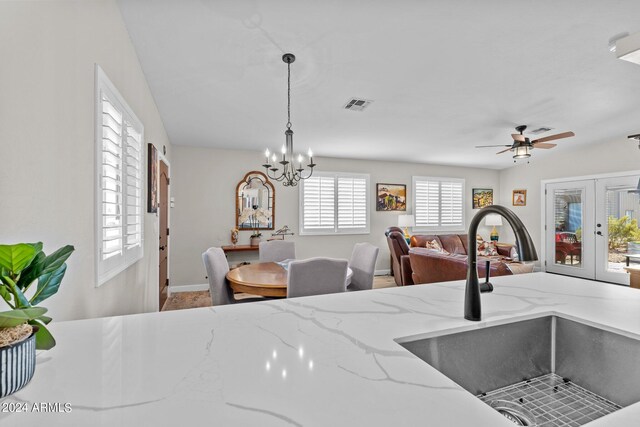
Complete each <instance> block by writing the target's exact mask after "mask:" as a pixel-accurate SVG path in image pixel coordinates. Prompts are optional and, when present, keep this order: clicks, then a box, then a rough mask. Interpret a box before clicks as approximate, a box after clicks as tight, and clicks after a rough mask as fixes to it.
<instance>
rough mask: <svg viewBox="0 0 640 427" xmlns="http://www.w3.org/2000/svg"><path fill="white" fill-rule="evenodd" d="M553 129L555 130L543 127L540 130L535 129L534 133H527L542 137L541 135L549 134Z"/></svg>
mask: <svg viewBox="0 0 640 427" xmlns="http://www.w3.org/2000/svg"><path fill="white" fill-rule="evenodd" d="M552 129H553V128H549V127H546V126H543V127H540V128H538V129H534V130H532V131H529V132H527V133H531V134H533V135H540V134H541V133H545V132H549V131H550V130H552Z"/></svg>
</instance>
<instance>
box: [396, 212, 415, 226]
mask: <svg viewBox="0 0 640 427" xmlns="http://www.w3.org/2000/svg"><path fill="white" fill-rule="evenodd" d="M415 225H416V223H415V220H414V219H413V215H398V227H414V226H415Z"/></svg>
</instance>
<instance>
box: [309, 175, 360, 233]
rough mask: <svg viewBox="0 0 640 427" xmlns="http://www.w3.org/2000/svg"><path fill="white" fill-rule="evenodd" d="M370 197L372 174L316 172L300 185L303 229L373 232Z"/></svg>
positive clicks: (333, 231) (315, 231)
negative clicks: (370, 217)
mask: <svg viewBox="0 0 640 427" xmlns="http://www.w3.org/2000/svg"><path fill="white" fill-rule="evenodd" d="M368 198H369V176H368V175H362V174H346V173H335V172H333V173H331V172H316V173H315V174H314V176H312V177H311V178H309V179H306V180H304V181H302V184H301V187H300V233H301V234H350V233H367V232H369V204H368Z"/></svg>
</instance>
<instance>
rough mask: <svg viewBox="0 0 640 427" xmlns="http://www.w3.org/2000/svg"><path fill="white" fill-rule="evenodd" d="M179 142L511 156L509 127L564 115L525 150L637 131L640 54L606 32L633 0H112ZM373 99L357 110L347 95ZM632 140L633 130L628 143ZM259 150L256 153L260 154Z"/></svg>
mask: <svg viewBox="0 0 640 427" xmlns="http://www.w3.org/2000/svg"><path fill="white" fill-rule="evenodd" d="M119 5H120V9H121V10H122V15H123V17H124V20H125V23H126V25H127V28H128V31H129V33H130V35H131V39H132V41H133V44H134V46H135V48H136V50H137V53H138V56H139V58H140V62H141V63H142V67H143V69H144V72H145V74H146V77H147V81H148V83H149V85H150V87H151V91H152V93H153V96H154V97H155V100H156V103H157V106H158V108H159V110H160V114H161V116H162V119H163V121H164V124H165V128H166V130H167V132H168V134H169V138H170V139H171V142H172V143H173V144H177V145H195V146H208V147H219V148H233V149H247V150H256V151H257V152H258V151H263V150H264V149H265V148H266V147H270V148H278V147H280V146H281V145H282V143H283V142H284V130H285V123H286V65H285V64H284V63H283V62H282V60H281V56H282V54H283V53H285V52H292V53H294V54H295V55H296V57H297V60H296V62H295V63H294V64H292V66H291V72H292V122H293V130H294V132H295V136H294V144H295V147H296V149H297V150H300V151H304V152H306V150H307V148H308V147H312V148H313V150H314V153H316V154H317V155H318V156H332V157H349V158H363V159H386V160H407V161H417V162H425V163H437V164H452V165H463V166H480V167H490V168H505V167H509V166H512V165H513V163H512V159H511V157H510V155H509V154H508V153H507V154H502V155H500V156H497V155H496V154H495V152H496V151H498V149H496V150H494V149H475V148H474V146H475V145H479V144H508V143H510V142H511V139H510V137H509V135H510V134H511V133H512V132H514V130H513V127H514V126H516V125H518V124H527V125H529V126H530V128H531V129H533V128H535V127H537V126H550V127H553V128H554V130H553V131H551V132H549V134H553V133H556V132H562V131H567V130H573V131H574V132H575V133H576V137H574V138H570V139H566V140H562V141H560V142H559V147H556V148H554V149H553V150H535V151H534V152H533V155H534V157H533V158H532V162H533V161H544V158H545V157H546V156H549V155H553V152H554V151H556V152H559V151H567V150H571V149H572V148H576V147H579V146H580V145H582V144H590V143H594V142H600V141H606V140H611V139H614V138H620V139H621V143H626V141H624V137H625V136H626V135H628V134H632V133H638V132H640V122H639V121H638V113H639V111H640V108H639V107H640V96H638V95H639V94H640V66H637V65H633V64H630V63H627V62H624V61H620V60H617V59H615V57H614V55H613V54H611V53H610V52H609V50H608V46H607V45H608V41H609V38H611V37H612V36H614V35H616V34H619V33H621V32H629V33H634V32H637V31H640V21H639V20H638V17H640V1H638V0H625V1H613V0H608V1H595V0H552V1H550V0H537V1H532V0H529V1H522V0H484V1H477V0H468V1H463V0H442V1H425V0H423V1H417V0H416V1H412V0H396V1H381V0H338V1H336V0H324V1H309V0H269V1H256V0H211V1H209V0H181V1H175V0H174V1H170V0H153V1H151V0H120V1H119ZM351 97H362V98H366V99H372V100H374V102H373V103H372V104H371V105H370V106H369V107H368V109H366V110H365V111H364V112H353V111H346V110H343V109H342V107H343V105H344V104H345V103H346V102H347V101H348V100H349V99H350V98H351ZM628 143H630V142H628ZM260 159H261V158H260V155H259V154H257V155H256V161H257V162H259V161H260Z"/></svg>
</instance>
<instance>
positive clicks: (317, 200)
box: [302, 176, 335, 230]
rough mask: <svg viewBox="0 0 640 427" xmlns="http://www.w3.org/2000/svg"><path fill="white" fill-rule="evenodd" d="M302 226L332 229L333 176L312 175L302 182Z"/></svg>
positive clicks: (333, 219)
mask: <svg viewBox="0 0 640 427" xmlns="http://www.w3.org/2000/svg"><path fill="white" fill-rule="evenodd" d="M303 201H304V202H303V205H302V211H303V216H302V224H303V225H302V228H303V229H304V230H333V229H334V228H335V178H334V177H331V176H312V177H311V178H309V179H307V180H305V181H304V182H303Z"/></svg>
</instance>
